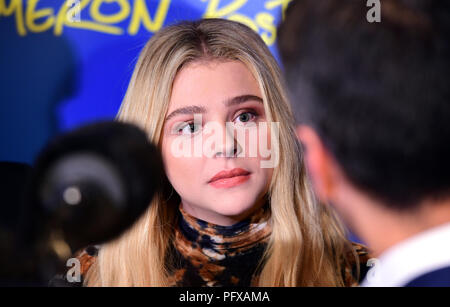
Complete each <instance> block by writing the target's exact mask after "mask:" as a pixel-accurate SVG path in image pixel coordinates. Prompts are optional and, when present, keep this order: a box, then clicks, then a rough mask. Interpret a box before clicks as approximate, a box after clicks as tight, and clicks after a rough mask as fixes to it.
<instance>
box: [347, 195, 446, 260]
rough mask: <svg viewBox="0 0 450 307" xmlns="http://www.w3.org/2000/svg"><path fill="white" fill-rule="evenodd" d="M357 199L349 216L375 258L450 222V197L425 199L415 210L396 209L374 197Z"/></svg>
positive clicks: (354, 228)
mask: <svg viewBox="0 0 450 307" xmlns="http://www.w3.org/2000/svg"><path fill="white" fill-rule="evenodd" d="M358 198H359V199H358V200H356V199H355V200H354V201H356V202H353V204H354V205H353V210H351V213H348V214H347V215H348V217H349V218H350V219H351V220H352V221H353V224H352V227H353V230H354V231H355V232H356V233H357V234H358V235H359V236H360V237H361V239H362V240H363V241H364V242H365V243H366V244H367V245H368V246H369V247H370V248H371V249H372V251H373V254H374V256H376V257H378V256H379V255H380V254H382V253H383V252H385V251H386V250H387V249H389V248H390V247H392V246H394V245H396V244H398V243H400V242H401V241H404V240H406V239H408V238H410V237H413V236H414V235H417V234H419V233H421V232H423V231H425V230H428V229H431V228H434V227H437V226H440V225H443V224H445V223H448V222H450V199H446V200H443V201H437V200H433V201H424V202H422V203H421V204H420V205H418V206H417V208H416V209H414V210H404V211H396V210H392V209H389V208H388V207H387V206H385V205H383V204H382V203H380V202H377V201H375V200H373V199H369V198H367V197H358ZM349 212H350V211H349ZM349 215H352V216H349Z"/></svg>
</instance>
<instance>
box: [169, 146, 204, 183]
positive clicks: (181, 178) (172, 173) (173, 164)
mask: <svg viewBox="0 0 450 307" xmlns="http://www.w3.org/2000/svg"><path fill="white" fill-rule="evenodd" d="M171 144H172V142H171V141H170V140H167V141H166V142H163V143H162V150H161V152H162V157H163V161H164V168H165V171H166V175H167V178H168V179H169V181H170V183H171V184H172V185H173V186H174V188H175V189H176V190H185V189H191V188H192V187H193V186H194V183H195V180H194V178H195V176H192V174H197V173H198V171H199V168H200V162H201V161H199V160H200V159H197V158H187V157H179V156H175V155H174V153H173V152H172V148H171Z"/></svg>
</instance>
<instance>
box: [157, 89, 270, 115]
mask: <svg viewBox="0 0 450 307" xmlns="http://www.w3.org/2000/svg"><path fill="white" fill-rule="evenodd" d="M250 100H255V101H258V102H260V103H263V100H262V98H261V97H258V96H255V95H241V96H236V97H233V98H230V99H227V100H225V101H224V102H223V104H224V105H225V106H227V107H230V106H233V105H239V104H241V103H244V102H247V101H250ZM199 113H201V114H203V113H206V108H204V107H201V106H195V105H193V106H186V107H182V108H179V109H176V110H174V111H173V112H172V113H170V114H169V115H167V117H166V121H167V120H169V119H171V118H172V117H174V116H176V115H180V114H199Z"/></svg>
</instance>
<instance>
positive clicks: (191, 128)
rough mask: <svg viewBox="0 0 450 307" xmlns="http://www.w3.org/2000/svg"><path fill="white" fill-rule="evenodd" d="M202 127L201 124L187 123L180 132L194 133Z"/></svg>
mask: <svg viewBox="0 0 450 307" xmlns="http://www.w3.org/2000/svg"><path fill="white" fill-rule="evenodd" d="M199 129H200V125H198V124H195V123H187V125H184V126H182V127H180V128H179V129H178V133H180V134H194V133H196V132H197V131H198V130H199Z"/></svg>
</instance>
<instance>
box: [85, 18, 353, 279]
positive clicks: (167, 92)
mask: <svg viewBox="0 0 450 307" xmlns="http://www.w3.org/2000/svg"><path fill="white" fill-rule="evenodd" d="M205 59H206V60H209V59H211V60H237V61H241V62H242V63H244V64H245V65H246V66H247V67H248V69H249V70H250V71H251V72H252V74H253V75H254V77H255V79H256V80H257V82H258V84H259V87H260V90H261V93H262V95H263V101H264V107H265V111H266V116H267V119H268V120H269V121H274V122H278V123H279V125H280V126H279V128H280V129H279V148H280V150H279V152H280V158H279V164H278V166H277V167H276V168H275V169H274V172H273V176H272V180H271V183H270V187H269V191H268V194H267V197H268V200H269V203H270V218H269V221H270V223H271V226H272V234H271V237H270V239H269V243H268V246H267V248H266V251H265V254H264V257H263V259H262V260H261V262H260V265H261V274H260V276H259V279H258V285H259V286H316V285H317V286H341V285H343V284H344V281H343V277H342V265H343V260H344V257H343V255H344V253H345V251H346V250H348V249H347V248H348V246H349V245H348V244H349V242H348V241H347V240H346V238H345V233H344V231H343V228H342V227H341V225H340V224H339V222H338V220H337V219H336V218H335V216H334V213H333V212H332V211H331V209H329V208H328V207H327V206H323V205H321V204H319V203H317V202H316V201H315V199H314V196H313V194H312V192H311V189H310V185H309V182H308V180H307V177H306V172H305V169H304V165H303V162H302V161H303V160H302V150H301V146H300V144H299V143H298V141H297V139H296V137H295V132H294V124H295V123H294V120H293V115H292V110H291V107H290V105H289V103H288V98H287V95H286V90H285V86H284V82H283V79H282V77H281V73H280V70H279V67H278V65H277V63H276V61H275V59H274V58H273V56H272V54H271V53H270V50H269V49H268V48H267V46H266V45H265V44H264V43H263V41H262V40H261V39H260V37H259V36H258V35H257V34H256V33H255V32H253V31H252V30H251V29H249V28H248V27H246V26H244V25H242V24H239V23H237V22H233V21H228V20H222V19H204V20H200V21H196V22H183V23H180V24H177V25H173V26H169V27H166V28H164V29H162V30H161V31H159V32H158V33H156V34H155V35H154V36H153V37H152V38H151V39H150V40H149V42H148V43H147V44H146V46H145V48H144V49H143V50H142V52H141V55H140V57H139V60H138V62H137V65H136V67H135V70H134V73H133V76H132V78H131V81H130V84H129V87H128V90H127V93H126V95H125V98H124V100H123V103H122V105H121V107H120V110H119V112H118V115H117V120H119V121H126V122H131V123H134V124H137V125H139V126H140V127H142V128H143V129H144V130H145V131H147V132H148V135H149V138H150V140H152V141H153V142H154V143H155V144H160V141H161V134H162V128H163V125H164V118H165V114H166V112H167V110H168V104H169V100H170V96H171V90H172V84H173V81H174V79H175V76H176V74H177V72H178V71H180V69H181V68H182V67H183V66H184V65H186V63H190V62H193V61H197V60H205ZM165 186H166V188H165V189H163V191H160V192H158V194H157V195H156V196H155V197H154V199H153V200H152V202H151V204H150V206H149V208H148V210H147V211H146V213H145V214H144V215H143V216H142V217H141V218H140V220H138V221H137V222H136V223H135V224H134V226H133V227H131V229H129V230H128V231H126V232H125V233H124V234H123V235H122V236H121V237H119V238H118V239H116V240H114V241H112V242H109V243H107V244H104V245H103V246H102V248H101V249H100V251H99V254H98V257H97V260H96V261H95V263H94V264H93V265H92V266H91V268H90V269H89V271H88V274H87V275H86V279H85V285H88V286H167V285H168V284H169V281H168V268H167V267H166V261H165V259H166V258H167V257H168V256H170V255H168V244H169V242H170V241H171V239H172V236H173V227H174V224H175V219H176V215H175V210H176V209H177V206H176V205H177V201H178V200H179V199H177V197H175V198H174V197H171V195H170V193H169V192H170V191H171V190H172V189H171V187H170V183H168V182H167V183H166V184H165ZM172 192H173V190H172ZM174 199H175V201H173V200H174Z"/></svg>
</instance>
